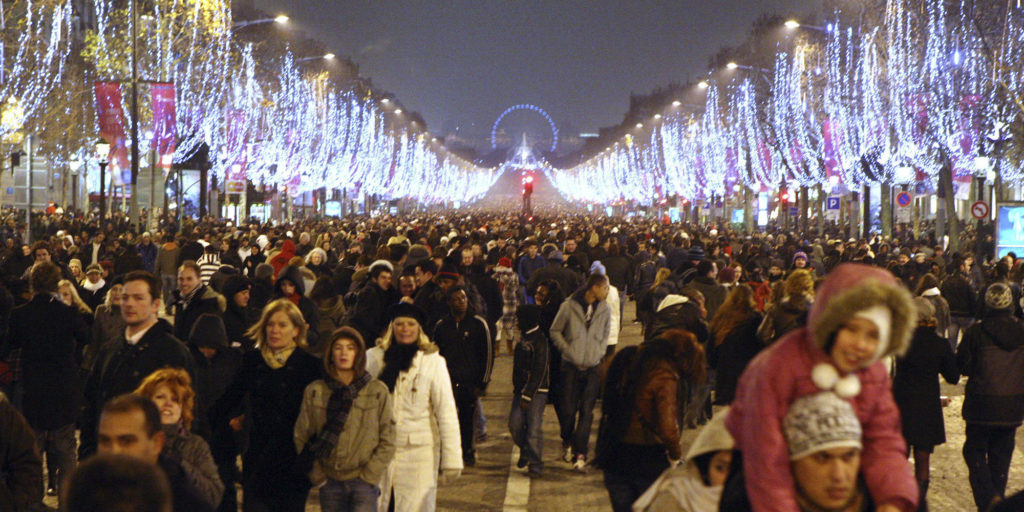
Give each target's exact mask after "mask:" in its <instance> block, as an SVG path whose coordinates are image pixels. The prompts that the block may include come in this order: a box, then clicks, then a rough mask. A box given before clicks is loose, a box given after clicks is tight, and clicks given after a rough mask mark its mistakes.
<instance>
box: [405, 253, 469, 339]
mask: <svg viewBox="0 0 1024 512" xmlns="http://www.w3.org/2000/svg"><path fill="white" fill-rule="evenodd" d="M415 276H416V294H415V295H413V305H415V306H416V307H418V308H420V309H422V310H423V312H424V313H426V314H427V325H428V326H431V325H436V324H437V322H438V321H440V320H441V318H442V317H444V316H445V315H446V314H448V306H447V304H446V303H447V302H448V301H447V299H446V294H447V290H448V288H451V287H452V286H453V285H454V284H455V283H456V282H458V280H459V276H458V275H454V276H445V277H444V278H442V277H440V276H438V272H437V264H436V263H434V260H430V259H427V260H423V261H420V262H418V263H416V267H415Z"/></svg>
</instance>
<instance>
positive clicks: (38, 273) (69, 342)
mask: <svg viewBox="0 0 1024 512" xmlns="http://www.w3.org/2000/svg"><path fill="white" fill-rule="evenodd" d="M60 279H61V274H60V270H59V269H58V268H57V266H56V265H54V264H52V263H48V262H47V263H40V264H38V265H36V266H35V267H33V268H32V274H31V275H30V277H29V283H30V285H31V287H32V292H33V294H34V295H33V297H32V300H30V301H29V302H28V303H27V304H24V305H22V306H19V307H17V308H15V309H14V312H13V313H12V315H11V330H10V344H9V347H10V349H12V350H13V349H21V390H22V393H23V394H22V402H21V409H22V413H24V414H25V419H26V420H28V423H29V425H31V426H32V430H33V431H34V432H35V435H36V438H37V439H38V440H39V445H40V446H45V447H46V453H47V462H48V463H49V464H50V465H52V466H55V467H56V469H57V472H56V473H57V475H58V482H50V487H51V488H55V489H57V491H58V492H60V490H61V489H63V483H64V481H65V480H64V479H65V478H67V476H68V475H70V474H71V471H72V470H74V468H75V420H76V419H77V418H78V409H79V407H80V405H81V402H82V390H81V385H80V383H79V381H78V367H79V360H78V359H79V358H78V355H79V354H81V351H82V348H83V347H85V346H87V345H88V344H89V329H88V327H87V326H86V324H85V321H84V320H83V319H82V317H81V315H79V313H78V310H77V309H75V308H73V307H71V306H66V305H64V303H63V302H61V301H60V299H58V298H57V295H56V294H57V283H58V282H59V281H60ZM55 484H56V485H55Z"/></svg>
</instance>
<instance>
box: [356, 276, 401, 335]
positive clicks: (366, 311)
mask: <svg viewBox="0 0 1024 512" xmlns="http://www.w3.org/2000/svg"><path fill="white" fill-rule="evenodd" d="M397 303H398V294H397V293H395V291H394V289H392V288H388V289H387V290H384V289H382V288H381V287H380V286H377V284H376V283H373V282H367V283H366V286H364V287H363V289H362V290H359V295H358V298H357V299H356V307H355V312H354V314H353V316H352V327H355V328H356V330H358V331H359V334H362V335H363V339H364V340H366V346H368V347H372V346H373V345H374V343H375V342H376V340H377V338H379V337H380V336H381V335H382V334H383V333H384V329H386V328H387V326H388V321H387V311H388V308H389V307H390V306H391V305H392V304H397Z"/></svg>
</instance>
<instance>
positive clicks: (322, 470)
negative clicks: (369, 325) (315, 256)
mask: <svg viewBox="0 0 1024 512" xmlns="http://www.w3.org/2000/svg"><path fill="white" fill-rule="evenodd" d="M324 370H326V375H327V377H326V378H324V379H320V380H316V381H313V383H312V384H310V385H309V386H307V387H306V392H305V394H304V395H303V397H302V409H301V411H300V412H299V419H298V421H297V422H296V423H295V448H296V450H298V451H299V453H302V452H303V451H304V450H309V455H310V456H311V457H313V458H314V461H315V462H314V473H317V474H322V478H323V479H325V481H326V483H324V485H323V486H322V487H321V488H320V509H321V510H323V511H324V512H342V511H345V512H374V511H375V510H377V501H378V499H379V498H380V487H378V484H379V483H380V481H381V479H382V478H383V476H384V472H385V470H387V467H388V464H389V463H390V462H391V459H392V458H394V456H395V424H394V421H392V414H393V411H392V409H393V405H392V404H391V393H390V391H389V390H388V387H387V386H386V385H384V383H382V382H381V381H379V380H377V379H375V378H373V376H372V375H370V374H369V373H367V371H366V345H365V344H364V343H363V337H362V335H360V334H359V331H357V330H355V329H353V328H351V327H342V328H340V329H338V330H336V331H334V333H332V334H331V337H330V339H329V340H328V342H327V346H326V350H325V351H324ZM307 447H308V448H307ZM316 479H317V480H319V479H320V477H319V476H318V477H317V478H316Z"/></svg>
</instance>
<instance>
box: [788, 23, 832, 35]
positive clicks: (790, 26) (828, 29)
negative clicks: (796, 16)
mask: <svg viewBox="0 0 1024 512" xmlns="http://www.w3.org/2000/svg"><path fill="white" fill-rule="evenodd" d="M783 25H784V26H785V27H786V28H787V29H789V30H796V29H798V28H806V29H810V30H817V31H818V32H825V33H831V32H832V28H833V27H834V25H833V24H831V23H829V24H828V26H827V27H820V26H818V25H804V24H803V23H800V22H799V21H797V20H786V22H785V23H783Z"/></svg>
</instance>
